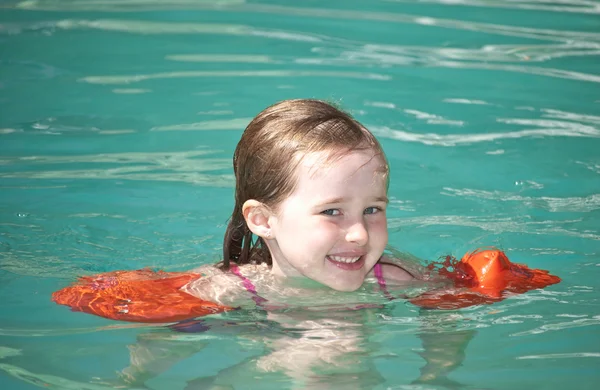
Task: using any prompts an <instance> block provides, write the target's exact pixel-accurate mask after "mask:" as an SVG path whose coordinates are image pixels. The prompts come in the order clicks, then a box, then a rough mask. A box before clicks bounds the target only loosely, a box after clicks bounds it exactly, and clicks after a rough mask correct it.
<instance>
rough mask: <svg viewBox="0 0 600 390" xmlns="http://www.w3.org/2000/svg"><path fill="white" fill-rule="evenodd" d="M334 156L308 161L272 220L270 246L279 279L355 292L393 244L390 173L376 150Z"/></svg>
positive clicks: (311, 157)
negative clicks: (388, 214)
mask: <svg viewBox="0 0 600 390" xmlns="http://www.w3.org/2000/svg"><path fill="white" fill-rule="evenodd" d="M328 156H329V153H327V152H320V153H311V154H307V155H306V156H304V158H303V160H302V162H301V163H300V165H299V167H298V171H297V172H296V173H297V179H298V183H297V186H296V189H295V190H294V192H293V193H292V194H291V195H290V197H288V198H287V199H286V200H284V201H283V202H282V203H281V205H280V206H279V207H278V209H277V213H276V214H275V215H272V216H271V217H269V224H270V227H271V239H269V240H267V245H268V246H269V250H270V251H271V256H272V258H273V273H274V274H276V275H282V276H304V277H307V278H310V279H313V280H315V281H317V282H319V283H322V284H324V285H326V286H329V287H331V288H333V289H335V290H339V291H354V290H356V289H357V288H359V287H360V286H361V285H362V283H363V281H364V279H365V277H366V275H367V273H369V271H371V269H372V268H373V266H374V265H375V263H377V261H378V260H379V258H380V257H381V255H382V254H383V251H384V249H385V246H386V245H387V241H388V232H387V218H386V207H387V179H386V170H385V166H384V163H383V161H382V160H381V159H380V158H379V157H377V156H375V155H374V153H373V152H372V151H353V152H349V153H347V154H345V155H344V156H342V157H341V158H339V159H334V160H333V162H327V157H328Z"/></svg>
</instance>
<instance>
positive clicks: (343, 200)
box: [317, 196, 390, 206]
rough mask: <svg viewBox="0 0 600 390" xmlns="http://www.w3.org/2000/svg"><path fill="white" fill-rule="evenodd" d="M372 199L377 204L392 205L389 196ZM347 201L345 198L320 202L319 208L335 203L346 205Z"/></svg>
mask: <svg viewBox="0 0 600 390" xmlns="http://www.w3.org/2000/svg"><path fill="white" fill-rule="evenodd" d="M371 199H372V200H373V201H375V202H383V203H385V204H388V203H390V200H389V199H388V197H387V196H376V197H373V198H371ZM346 200H347V198H344V197H339V198H332V199H326V200H325V201H323V202H319V204H318V205H317V206H324V205H328V204H335V203H344V202H345V201H346Z"/></svg>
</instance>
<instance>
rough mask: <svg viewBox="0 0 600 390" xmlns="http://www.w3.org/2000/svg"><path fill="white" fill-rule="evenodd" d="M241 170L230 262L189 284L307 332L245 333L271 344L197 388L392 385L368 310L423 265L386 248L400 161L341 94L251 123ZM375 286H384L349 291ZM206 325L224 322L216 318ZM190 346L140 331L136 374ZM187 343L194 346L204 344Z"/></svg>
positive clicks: (132, 377) (241, 146)
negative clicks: (371, 341) (377, 363)
mask: <svg viewBox="0 0 600 390" xmlns="http://www.w3.org/2000/svg"><path fill="white" fill-rule="evenodd" d="M233 168H234V172H235V178H236V187H235V206H234V209H233V213H232V216H231V220H230V222H229V225H228V227H227V231H226V233H225V239H224V243H223V261H222V262H220V263H219V264H217V266H216V267H215V266H212V265H206V266H203V267H200V268H198V269H196V270H194V272H198V273H201V274H202V277H200V278H198V279H196V280H193V281H191V282H190V283H188V284H187V285H185V286H184V287H183V288H182V290H183V291H185V292H186V293H188V294H191V295H194V296H196V297H198V298H201V299H202V300H205V301H211V302H215V303H219V304H221V305H225V306H229V307H241V308H244V307H247V308H248V307H255V306H258V307H260V308H262V309H264V312H265V313H266V319H267V320H268V321H269V322H270V323H276V324H278V327H279V328H280V329H296V330H298V331H297V332H295V333H293V334H291V335H288V334H287V333H285V332H273V334H265V335H261V336H259V337H253V336H240V337H249V338H251V339H252V340H253V341H257V340H259V341H260V342H261V343H262V344H263V345H264V346H265V352H264V353H263V354H262V355H261V356H258V357H255V358H252V359H249V360H248V361H245V362H242V363H240V364H237V365H235V366H233V367H230V368H228V369H226V370H225V371H224V372H221V373H220V374H219V375H216V376H214V377H211V378H199V379H197V380H195V381H193V382H194V383H195V386H198V388H209V387H210V386H230V385H231V384H232V382H237V383H243V384H245V386H250V385H249V383H252V381H256V380H257V379H256V378H260V380H259V381H258V382H260V383H262V385H261V388H264V387H263V386H264V383H265V382H269V381H272V383H281V378H279V379H277V375H278V374H279V375H281V374H284V375H285V376H286V377H287V378H291V379H292V380H293V381H294V383H295V384H294V388H296V387H298V388H331V387H332V386H333V387H336V386H343V387H344V388H371V387H372V386H374V385H375V384H377V383H381V382H382V378H381V376H380V375H379V374H378V372H377V370H376V369H374V366H373V361H372V359H370V358H367V356H369V354H370V353H371V352H369V349H368V348H367V347H366V346H367V345H368V341H367V339H368V337H369V335H368V333H369V331H368V328H366V327H365V326H364V324H365V323H366V322H368V321H369V320H368V318H366V317H368V316H373V315H375V314H376V311H377V310H378V309H380V308H381V305H378V304H377V303H383V302H385V301H386V300H387V297H386V295H385V294H387V288H388V286H390V285H398V286H399V287H400V288H401V287H402V286H405V285H406V286H408V285H412V282H413V281H415V280H416V279H417V278H420V275H419V273H418V271H419V269H418V266H417V263H416V262H413V263H412V264H411V263H408V262H406V264H404V263H402V260H401V259H395V260H394V261H392V260H391V259H388V258H386V257H385V256H384V255H383V253H384V249H385V248H386V245H387V243H388V231H387V219H386V208H387V204H388V196H387V190H388V181H389V167H388V163H387V160H386V157H385V154H384V152H383V150H382V148H381V145H380V144H379V142H378V141H377V140H376V139H375V137H374V136H373V135H372V134H371V133H370V132H369V131H368V130H367V129H366V128H365V127H364V126H362V125H361V124H360V123H358V122H357V121H356V120H354V119H353V118H352V117H351V116H349V115H348V114H346V113H344V112H342V111H340V110H339V109H337V108H335V107H333V106H332V105H330V104H327V103H325V102H322V101H318V100H286V101H282V102H279V103H277V104H275V105H273V106H271V107H268V108H267V109H265V110H264V111H262V112H261V113H260V114H258V115H257V116H256V118H254V119H253V120H252V122H250V124H249V125H248V127H247V128H246V130H245V131H244V133H243V135H242V138H241V140H240V142H239V143H238V145H237V148H236V150H235V153H234V156H233ZM254 237H256V239H254ZM409 264H411V265H412V266H411V267H410V269H409V266H408V265H409ZM363 285H368V286H371V287H372V288H373V289H374V290H376V291H377V290H378V289H379V290H381V292H380V293H378V294H362V295H360V294H358V296H357V294H348V292H351V291H355V290H357V289H359V288H361V286H363ZM363 288H364V286H363ZM374 297H375V299H374ZM376 297H379V299H377V298H376ZM361 300H363V302H362V303H361V302H360V301H361ZM373 301H375V303H374V302H373ZM280 309H283V310H280ZM332 309H335V310H332ZM356 309H365V310H356ZM373 310H375V311H373ZM201 324H202V325H201V326H212V325H210V321H208V322H206V321H205V322H202V323H201ZM207 324H208V325H207ZM184 325H185V324H184ZM180 330H181V328H180ZM212 330H213V332H218V327H214V326H213V329H212ZM300 330H301V331H300ZM169 342H172V343H173V344H168V343H169ZM179 344H180V345H179V348H178V347H177V342H176V341H167V344H165V341H164V340H163V341H162V342H161V343H158V342H157V341H156V339H151V340H150V341H148V340H145V339H141V340H139V342H138V344H137V345H136V346H135V347H133V348H132V349H131V350H132V359H131V361H132V365H131V366H130V367H128V368H127V369H125V370H124V371H123V376H124V378H125V379H126V381H127V382H128V383H129V384H141V383H143V382H144V381H145V380H147V379H149V378H151V377H153V376H155V375H157V374H159V373H160V371H163V370H164V369H165V367H168V366H170V365H171V364H174V362H176V361H177V360H179V359H181V357H182V356H181V353H180V352H179V353H173V355H171V353H169V352H166V351H175V350H179V351H181V343H179ZM167 345H172V346H171V347H168V346H167ZM186 346H187V347H188V348H190V351H191V352H190V353H195V352H197V351H198V349H200V348H202V347H203V345H200V347H199V348H198V349H194V348H193V346H192V345H190V344H189V343H187V344H186ZM159 356H160V360H161V363H160V364H158V363H157V357H159ZM171 358H172V361H170V359H171ZM157 366H158V367H161V368H160V369H159V370H156V369H152V368H151V367H157ZM444 370H445V372H446V371H448V369H447V368H445V369H444ZM429 371H434V370H433V369H431V367H429ZM317 372H318V373H319V374H318V375H317V374H316V373H317ZM269 375H270V376H269ZM190 386H192V385H190ZM228 388H229V387H228Z"/></svg>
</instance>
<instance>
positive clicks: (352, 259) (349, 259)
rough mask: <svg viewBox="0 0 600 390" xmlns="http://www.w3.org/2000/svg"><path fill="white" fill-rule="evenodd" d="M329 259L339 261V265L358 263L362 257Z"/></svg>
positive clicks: (332, 257) (334, 257) (333, 257)
mask: <svg viewBox="0 0 600 390" xmlns="http://www.w3.org/2000/svg"><path fill="white" fill-rule="evenodd" d="M329 258H330V259H331V260H333V261H337V262H339V263H356V262H357V261H358V259H360V256H358V257H341V256H329Z"/></svg>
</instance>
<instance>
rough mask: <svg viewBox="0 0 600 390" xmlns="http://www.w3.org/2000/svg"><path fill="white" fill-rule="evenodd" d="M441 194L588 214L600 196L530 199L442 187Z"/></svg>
mask: <svg viewBox="0 0 600 390" xmlns="http://www.w3.org/2000/svg"><path fill="white" fill-rule="evenodd" d="M441 194H442V195H446V196H459V197H474V198H479V199H488V200H494V201H497V202H519V203H522V204H523V205H524V206H527V207H534V208H540V209H543V210H548V211H550V212H578V213H589V212H591V211H594V210H599V209H600V194H592V195H589V196H582V197H577V196H573V197H567V198H555V197H548V196H541V197H531V196H521V195H514V194H511V193H509V192H501V191H484V190H475V189H470V188H463V189H458V188H451V187H444V192H442V193H441Z"/></svg>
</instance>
